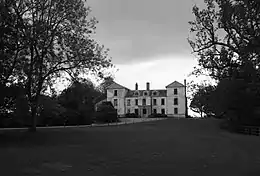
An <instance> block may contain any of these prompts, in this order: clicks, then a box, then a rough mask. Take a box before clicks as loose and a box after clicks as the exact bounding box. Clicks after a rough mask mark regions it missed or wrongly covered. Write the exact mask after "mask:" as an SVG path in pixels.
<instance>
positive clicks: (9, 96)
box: [0, 79, 104, 128]
mask: <svg viewBox="0 0 260 176" xmlns="http://www.w3.org/2000/svg"><path fill="white" fill-rule="evenodd" d="M24 91H25V90H24V89H23V88H22V87H19V86H13V87H7V88H5V92H4V93H5V94H3V95H5V97H4V98H5V103H4V104H1V106H0V107H1V118H0V127H5V128H8V127H30V126H31V121H30V118H29V117H30V106H29V101H28V100H27V98H26V94H25V93H24ZM100 96H104V92H102V91H101V89H100V87H95V86H94V84H93V83H92V82H91V81H90V80H86V79H84V80H80V81H74V82H72V83H71V85H70V86H68V87H67V88H66V89H64V90H63V91H62V92H61V93H60V94H59V95H54V96H48V95H40V97H39V106H38V110H37V121H36V126H63V125H87V124H91V123H92V121H93V117H94V115H95V114H94V113H95V109H94V108H95V107H94V106H95V103H96V101H98V100H97V98H98V97H100Z"/></svg>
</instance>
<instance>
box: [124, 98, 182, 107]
mask: <svg viewBox="0 0 260 176" xmlns="http://www.w3.org/2000/svg"><path fill="white" fill-rule="evenodd" d="M173 104H174V105H178V98H174V100H173ZM135 105H138V99H135ZM142 105H146V99H145V98H144V99H143V101H142ZM153 105H157V99H153ZM161 105H165V99H164V98H162V99H161ZM127 106H131V100H130V99H128V100H127Z"/></svg>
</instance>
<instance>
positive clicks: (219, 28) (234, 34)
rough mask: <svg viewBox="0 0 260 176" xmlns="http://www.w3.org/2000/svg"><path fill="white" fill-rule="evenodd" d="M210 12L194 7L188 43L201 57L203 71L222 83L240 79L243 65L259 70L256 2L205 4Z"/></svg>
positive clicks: (259, 30) (259, 14)
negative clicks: (237, 77) (234, 78)
mask: <svg viewBox="0 0 260 176" xmlns="http://www.w3.org/2000/svg"><path fill="white" fill-rule="evenodd" d="M205 4H206V8H205V9H200V8H199V7H197V6H194V7H193V14H194V15H195V20H194V21H191V22H189V24H190V25H191V33H192V34H194V35H191V36H190V37H189V39H188V41H189V43H190V45H191V47H192V49H193V52H194V53H195V54H196V55H197V56H198V61H199V68H197V69H196V70H195V72H194V73H197V74H200V73H201V72H203V71H206V72H208V73H209V75H210V76H211V77H212V78H214V79H216V80H220V79H223V78H229V77H234V76H235V77H236V76H237V74H238V73H237V72H238V70H240V68H241V67H242V65H244V64H246V63H248V62H250V63H252V64H253V67H254V68H255V69H258V67H259V59H260V52H259V51H260V42H259V41H260V23H259V21H260V3H259V1H256V0H205Z"/></svg>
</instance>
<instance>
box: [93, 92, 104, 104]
mask: <svg viewBox="0 0 260 176" xmlns="http://www.w3.org/2000/svg"><path fill="white" fill-rule="evenodd" d="M106 99H107V95H106V94H102V95H100V96H98V97H96V98H95V99H94V100H93V102H94V103H95V104H96V103H99V102H100V101H103V100H106Z"/></svg>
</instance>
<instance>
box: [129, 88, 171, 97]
mask: <svg viewBox="0 0 260 176" xmlns="http://www.w3.org/2000/svg"><path fill="white" fill-rule="evenodd" d="M136 92H138V94H137V95H136V94H135V93H136ZM144 92H147V93H148V94H147V96H152V97H166V96H167V91H166V90H129V91H128V92H127V94H126V97H129V98H130V97H138V96H143V95H144Z"/></svg>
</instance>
